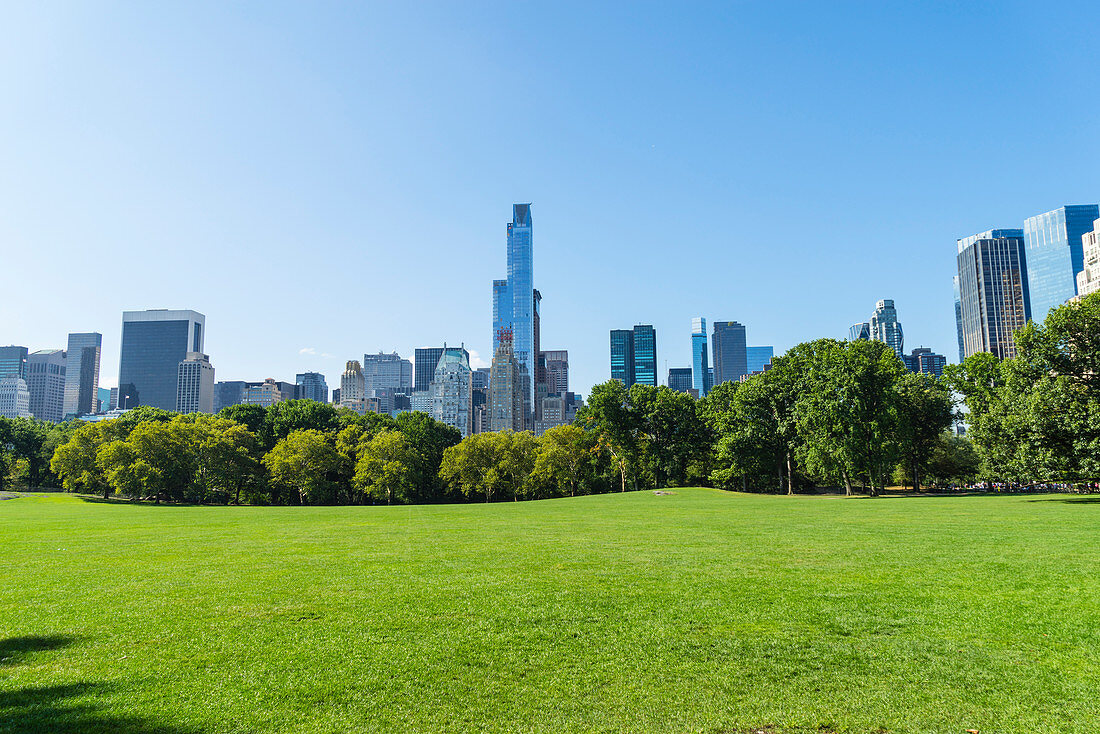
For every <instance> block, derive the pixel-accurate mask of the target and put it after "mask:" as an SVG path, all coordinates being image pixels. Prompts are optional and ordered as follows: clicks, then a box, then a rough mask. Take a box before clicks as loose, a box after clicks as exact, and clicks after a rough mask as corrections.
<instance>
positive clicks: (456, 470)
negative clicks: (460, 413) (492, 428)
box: [439, 431, 538, 502]
mask: <svg viewBox="0 0 1100 734" xmlns="http://www.w3.org/2000/svg"><path fill="white" fill-rule="evenodd" d="M537 446H538V440H537V439H536V438H535V437H534V436H533V435H531V434H530V433H528V432H526V431H522V432H519V433H513V432H512V431H499V432H496V433H475V434H474V435H472V436H469V437H467V438H466V439H465V440H463V441H462V442H461V443H459V444H457V445H455V446H451V447H449V448H448V449H447V450H446V451H445V452H444V454H443V461H442V463H441V465H440V467H439V475H440V477H441V478H442V480H443V481H444V482H445V483H446V484H447V485H448V486H449V487H450V488H451V489H452V490H454V491H455V492H459V493H461V494H463V495H465V496H466V497H467V498H471V499H472V498H474V497H484V498H485V501H486V502H491V501H492V500H493V499H515V500H518V499H520V498H521V497H523V496H524V494H525V490H526V489H527V486H528V484H529V481H530V477H531V472H532V471H533V469H534V465H535V454H536V450H537Z"/></svg>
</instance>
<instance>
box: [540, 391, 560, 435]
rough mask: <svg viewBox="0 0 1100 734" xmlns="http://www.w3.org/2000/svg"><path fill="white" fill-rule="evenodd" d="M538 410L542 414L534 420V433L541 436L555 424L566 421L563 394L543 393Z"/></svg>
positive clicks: (558, 424)
mask: <svg viewBox="0 0 1100 734" xmlns="http://www.w3.org/2000/svg"><path fill="white" fill-rule="evenodd" d="M539 402H540V403H542V407H541V408H540V410H539V413H540V415H541V416H542V417H541V418H539V419H538V420H537V421H535V435H536V436H541V435H542V434H544V433H546V432H547V431H549V430H550V429H551V428H554V427H555V426H561V425H564V424H565V423H567V421H566V419H565V397H564V396H563V395H544V396H543V397H542V399H541V400H539Z"/></svg>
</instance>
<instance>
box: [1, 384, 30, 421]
mask: <svg viewBox="0 0 1100 734" xmlns="http://www.w3.org/2000/svg"><path fill="white" fill-rule="evenodd" d="M30 417H32V416H31V393H30V390H28V389H27V381H26V380H24V379H23V378H22V377H0V418H30Z"/></svg>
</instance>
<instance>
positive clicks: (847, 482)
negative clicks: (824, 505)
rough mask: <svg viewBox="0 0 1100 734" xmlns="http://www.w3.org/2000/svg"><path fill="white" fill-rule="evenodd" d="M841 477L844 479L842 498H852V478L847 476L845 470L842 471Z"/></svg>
mask: <svg viewBox="0 0 1100 734" xmlns="http://www.w3.org/2000/svg"><path fill="white" fill-rule="evenodd" d="M841 475H843V477H844V496H846V497H851V496H852V478H851V477H850V476H848V470H847V469H845V470H844V471H842V472H841Z"/></svg>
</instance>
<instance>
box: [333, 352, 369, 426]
mask: <svg viewBox="0 0 1100 734" xmlns="http://www.w3.org/2000/svg"><path fill="white" fill-rule="evenodd" d="M366 399H367V383H366V379H365V378H364V377H363V365H361V364H359V360H357V359H352V360H349V361H348V362H347V364H346V365H345V366H344V373H343V374H342V375H340V405H342V406H344V407H345V408H351V409H352V410H354V411H355V412H357V413H359V414H363V413H366Z"/></svg>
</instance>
